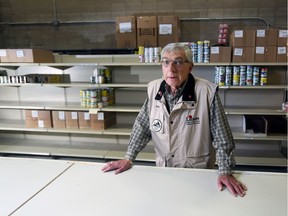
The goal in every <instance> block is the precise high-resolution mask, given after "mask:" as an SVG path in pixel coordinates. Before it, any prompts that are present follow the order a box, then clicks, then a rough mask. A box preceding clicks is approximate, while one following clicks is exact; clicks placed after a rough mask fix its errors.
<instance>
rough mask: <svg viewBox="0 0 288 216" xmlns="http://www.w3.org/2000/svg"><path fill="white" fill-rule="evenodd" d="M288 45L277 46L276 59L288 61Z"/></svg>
mask: <svg viewBox="0 0 288 216" xmlns="http://www.w3.org/2000/svg"><path fill="white" fill-rule="evenodd" d="M287 50H288V47H286V46H284V47H277V53H276V55H277V57H276V61H277V62H286V63H287V61H288V53H287Z"/></svg>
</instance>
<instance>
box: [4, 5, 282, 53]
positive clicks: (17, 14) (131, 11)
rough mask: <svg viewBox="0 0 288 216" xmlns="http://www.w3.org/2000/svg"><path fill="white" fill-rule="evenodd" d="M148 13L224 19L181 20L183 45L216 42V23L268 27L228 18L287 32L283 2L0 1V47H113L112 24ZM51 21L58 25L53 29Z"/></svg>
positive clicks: (113, 25) (234, 27)
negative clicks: (186, 42) (126, 17)
mask: <svg viewBox="0 0 288 216" xmlns="http://www.w3.org/2000/svg"><path fill="white" fill-rule="evenodd" d="M54 3H55V4H54ZM152 14H154V15H155V14H158V15H178V16H179V17H180V18H223V20H212V21H182V22H181V41H196V40H204V39H208V40H211V42H212V43H214V42H215V43H216V38H217V34H218V25H219V24H220V23H227V24H229V25H230V27H231V30H233V29H236V28H238V29H241V28H266V26H265V24H264V23H263V22H261V21H256V20H226V19H225V18H227V17H242V18H243V17H260V18H262V19H264V20H266V21H267V22H268V23H269V24H270V25H271V27H279V28H287V1H286V0H275V1H271V0H177V1H173V0H165V1H163V0H124V1H119V0H106V1H99V0H69V1H68V0H54V1H52V0H50V1H47V0H29V1H28V0H23V1H15V0H10V1H7V0H0V48H24V47H35V48H46V49H53V50H57V49H103V48H116V38H115V23H114V22H113V21H115V18H116V17H117V16H128V15H135V16H140V15H152ZM55 20H58V21H60V22H61V23H62V24H60V25H52V24H51V23H52V22H53V21H55ZM87 21H88V22H89V21H93V22H95V21H107V22H103V23H92V22H91V23H85V22H87ZM71 22H77V23H74V24H71ZM8 23H9V25H8ZM17 23H18V25H16V24H17ZM31 23H34V24H33V25H32V24H31Z"/></svg>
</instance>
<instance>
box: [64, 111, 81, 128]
mask: <svg viewBox="0 0 288 216" xmlns="http://www.w3.org/2000/svg"><path fill="white" fill-rule="evenodd" d="M65 123H66V128H79V126H78V112H74V111H65Z"/></svg>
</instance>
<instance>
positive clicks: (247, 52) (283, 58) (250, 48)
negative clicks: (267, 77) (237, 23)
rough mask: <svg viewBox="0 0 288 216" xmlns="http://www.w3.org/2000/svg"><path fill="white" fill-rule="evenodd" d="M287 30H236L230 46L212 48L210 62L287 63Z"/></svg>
mask: <svg viewBox="0 0 288 216" xmlns="http://www.w3.org/2000/svg"><path fill="white" fill-rule="evenodd" d="M287 45H288V41H287V30H280V29H264V30H252V29H251V30H250V29H249V30H248V29H247V30H235V31H233V32H232V33H231V35H230V46H220V47H211V51H210V62H239V63H242V62H243V63H245V62H246V63H251V62H287Z"/></svg>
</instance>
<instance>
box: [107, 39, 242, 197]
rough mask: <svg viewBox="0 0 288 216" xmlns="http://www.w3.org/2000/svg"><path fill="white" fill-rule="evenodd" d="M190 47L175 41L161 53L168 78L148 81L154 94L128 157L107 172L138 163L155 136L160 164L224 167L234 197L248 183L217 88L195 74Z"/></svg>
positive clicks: (221, 182)
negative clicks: (237, 169) (238, 170)
mask: <svg viewBox="0 0 288 216" xmlns="http://www.w3.org/2000/svg"><path fill="white" fill-rule="evenodd" d="M191 60H192V54H191V50H190V48H189V47H187V46H185V45H182V44H178V43H173V44H168V45H167V46H166V47H164V48H163V50H162V52H161V63H162V73H163V79H158V80H154V81H152V82H150V83H149V84H148V90H147V92H148V98H147V99H146V101H145V102H144V105H143V107H142V109H141V111H140V113H139V114H138V116H137V118H136V120H135V123H134V126H133V129H132V133H131V137H130V141H129V146H128V150H127V153H126V157H125V159H122V160H118V161H114V162H109V163H107V164H106V165H105V166H104V167H103V169H102V171H104V172H107V171H111V170H115V173H116V174H117V173H121V172H123V171H125V170H127V169H130V168H131V167H132V162H133V160H135V158H136V157H137V155H138V153H139V152H140V151H141V150H142V149H143V148H144V147H145V146H146V145H147V143H148V142H149V141H150V140H152V142H153V144H154V148H155V152H156V165H157V166H165V167H184V168H214V166H215V160H216V159H217V164H218V168H219V177H218V181H217V184H218V188H219V190H223V188H224V186H226V187H227V188H228V189H229V191H230V192H231V193H232V194H233V195H234V196H238V195H239V196H244V195H245V191H246V190H247V189H246V187H245V186H244V185H243V184H242V183H241V182H239V181H238V180H237V179H236V178H235V177H234V176H233V175H232V170H231V168H232V167H233V166H234V165H235V161H234V157H233V150H234V147H235V145H234V141H233V136H232V132H231V129H230V127H229V123H228V120H227V118H226V115H225V112H224V109H223V107H222V104H221V101H220V98H219V95H218V93H217V86H216V85H215V84H213V83H211V82H209V81H207V80H204V79H200V78H196V77H194V76H193V75H192V74H191V71H192V68H193V63H192V62H191Z"/></svg>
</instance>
